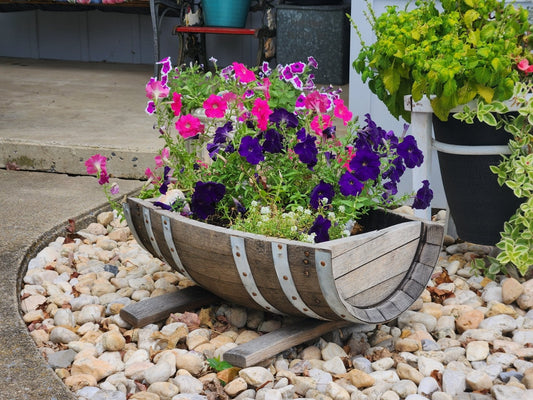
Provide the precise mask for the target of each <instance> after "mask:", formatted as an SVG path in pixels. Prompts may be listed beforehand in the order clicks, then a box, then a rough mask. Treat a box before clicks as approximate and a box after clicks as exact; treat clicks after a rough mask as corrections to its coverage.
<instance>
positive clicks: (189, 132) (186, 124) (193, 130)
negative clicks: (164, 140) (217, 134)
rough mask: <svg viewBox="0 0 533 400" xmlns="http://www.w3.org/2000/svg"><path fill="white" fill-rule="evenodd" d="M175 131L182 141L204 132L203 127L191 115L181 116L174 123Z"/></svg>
mask: <svg viewBox="0 0 533 400" xmlns="http://www.w3.org/2000/svg"><path fill="white" fill-rule="evenodd" d="M176 130H177V131H178V133H179V134H180V135H181V137H183V138H184V139H187V138H190V137H193V136H196V135H198V134H199V133H201V132H202V131H203V130H204V125H203V124H202V123H201V122H200V120H199V119H198V118H196V117H195V116H193V115H191V114H187V115H183V116H182V117H181V118H180V119H178V120H177V121H176Z"/></svg>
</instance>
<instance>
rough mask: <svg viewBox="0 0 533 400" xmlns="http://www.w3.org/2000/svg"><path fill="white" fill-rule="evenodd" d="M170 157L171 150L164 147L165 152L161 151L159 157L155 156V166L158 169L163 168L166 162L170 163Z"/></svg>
mask: <svg viewBox="0 0 533 400" xmlns="http://www.w3.org/2000/svg"><path fill="white" fill-rule="evenodd" d="M169 157H170V150H169V149H168V147H164V148H163V150H161V154H160V155H158V156H155V157H154V159H155V165H156V167H157V168H161V167H162V166H163V165H164V164H165V162H167V161H168V158H169Z"/></svg>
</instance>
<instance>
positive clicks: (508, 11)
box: [352, 0, 531, 122]
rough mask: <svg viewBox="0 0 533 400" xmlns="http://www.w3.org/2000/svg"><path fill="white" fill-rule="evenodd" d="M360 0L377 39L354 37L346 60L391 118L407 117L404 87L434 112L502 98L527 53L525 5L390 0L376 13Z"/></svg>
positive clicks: (487, 0)
mask: <svg viewBox="0 0 533 400" xmlns="http://www.w3.org/2000/svg"><path fill="white" fill-rule="evenodd" d="M366 1H367V6H368V13H367V14H366V15H367V19H368V20H369V22H370V24H371V26H372V29H373V31H374V33H375V35H376V42H375V43H373V44H371V45H366V44H365V43H364V42H363V41H362V40H361V42H362V50H361V52H360V53H359V55H358V57H357V58H356V59H355V60H354V61H353V68H354V69H355V70H356V71H357V72H358V73H360V74H361V77H362V80H363V82H368V85H369V88H370V89H371V90H372V92H374V93H375V94H376V95H377V96H378V98H379V99H380V100H381V101H383V102H384V103H385V105H386V106H387V108H388V109H389V111H390V112H391V113H392V115H394V116H395V117H396V118H399V117H400V116H401V117H403V118H404V119H405V120H407V121H409V120H410V114H409V113H408V112H407V111H405V110H404V96H406V95H412V96H413V100H415V101H418V100H420V99H421V98H422V97H423V96H424V95H425V96H427V97H428V98H431V105H432V107H433V110H434V112H435V114H436V115H437V116H438V117H439V118H440V119H441V120H447V119H448V115H449V112H450V110H451V109H452V108H454V107H456V106H458V105H462V104H466V103H468V102H469V101H471V100H473V99H483V100H484V101H485V102H486V103H491V102H492V101H494V100H506V99H509V98H510V97H511V95H512V93H513V87H514V84H515V83H516V82H518V81H519V80H520V75H519V73H518V71H517V69H516V68H515V65H516V63H517V61H518V60H520V59H522V58H525V57H531V56H530V55H529V51H527V49H526V47H527V37H526V35H527V33H528V32H529V31H530V30H531V26H530V24H529V22H528V12H527V10H525V9H523V8H522V7H518V8H516V7H515V6H514V5H512V4H509V3H506V2H505V0H442V1H441V5H442V7H441V9H442V10H439V8H438V7H437V4H436V2H435V1H434V0H417V1H415V5H416V8H413V9H412V10H407V9H405V10H399V9H398V8H397V7H396V6H389V7H387V10H386V12H385V13H383V14H382V15H380V16H379V17H376V15H375V13H374V11H373V10H372V8H371V6H370V4H369V2H368V0H366ZM352 25H354V28H355V29H356V31H357V33H358V34H359V37H360V38H361V34H360V32H359V30H358V28H357V26H355V24H354V23H353V21H352ZM488 118H490V117H488ZM489 122H492V121H489Z"/></svg>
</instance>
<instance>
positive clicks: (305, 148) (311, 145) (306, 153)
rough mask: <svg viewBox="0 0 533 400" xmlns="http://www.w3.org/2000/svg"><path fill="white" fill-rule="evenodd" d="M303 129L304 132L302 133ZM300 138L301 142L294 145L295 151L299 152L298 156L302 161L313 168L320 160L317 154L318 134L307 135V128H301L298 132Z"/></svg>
mask: <svg viewBox="0 0 533 400" xmlns="http://www.w3.org/2000/svg"><path fill="white" fill-rule="evenodd" d="M302 131H303V134H302ZM297 136H298V140H300V143H297V144H296V145H294V148H293V150H294V152H295V153H296V154H298V157H299V158H300V161H301V162H303V163H304V164H307V167H308V168H310V169H311V168H313V167H314V166H315V165H316V163H317V162H318V159H317V154H318V149H317V148H316V143H315V141H316V136H312V135H307V134H305V130H303V129H302V130H301V131H299V132H298V133H297ZM302 136H303V139H300V137H302Z"/></svg>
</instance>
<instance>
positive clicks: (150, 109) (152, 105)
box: [145, 100, 155, 115]
mask: <svg viewBox="0 0 533 400" xmlns="http://www.w3.org/2000/svg"><path fill="white" fill-rule="evenodd" d="M145 111H146V112H147V113H148V114H150V115H152V114H153V113H154V112H155V103H154V102H153V101H152V100H150V101H149V102H148V104H146V109H145Z"/></svg>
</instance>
